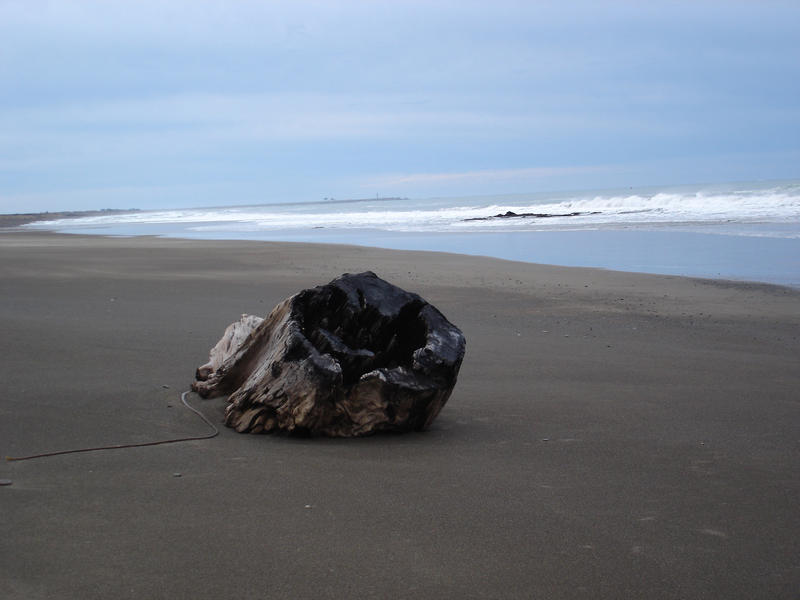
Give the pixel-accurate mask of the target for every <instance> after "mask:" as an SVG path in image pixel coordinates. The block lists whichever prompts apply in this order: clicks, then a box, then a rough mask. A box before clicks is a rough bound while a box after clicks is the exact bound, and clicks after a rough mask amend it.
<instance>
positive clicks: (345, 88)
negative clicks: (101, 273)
mask: <svg viewBox="0 0 800 600" xmlns="http://www.w3.org/2000/svg"><path fill="white" fill-rule="evenodd" d="M798 26H800V2H797V1H796V0H792V1H789V2H777V1H769V0H758V1H756V0H753V1H751V2H739V1H736V0H724V1H710V0H693V1H686V2H684V1H675V0H672V1H666V0H651V1H648V2H641V1H636V2H610V1H609V2H602V1H593V2H582V1H570V0H560V1H558V2H551V1H541V2H537V1H535V0H528V1H523V2H517V1H511V0H492V1H491V2H490V1H482V2H475V1H471V0H457V1H450V0H443V1H440V2H437V1H435V0H426V1H415V0H402V1H400V0H398V1H380V0H375V1H371V2H367V1H355V0H352V1H350V0H347V1H338V0H329V1H324V2H323V1H318V2H310V1H304V0H299V1H292V2H288V1H287V2H266V1H260V2H256V1H249V0H238V1H235V0H225V1H223V0H172V1H170V0H156V1H151V0H129V1H121V0H74V1H73V0H50V1H46V0H0V212H3V213H9V212H36V211H59V210H88V209H101V208H142V209H148V208H179V207H189V206H221V205H237V204H254V203H269V202H287V201H290V202H293V201H306V200H308V201H316V200H321V199H323V198H331V197H332V198H337V199H344V198H366V197H374V196H376V195H380V196H383V197H390V196H402V197H406V196H407V197H412V198H427V197H434V196H464V195H480V194H506V193H525V192H540V191H548V190H581V189H597V188H618V187H625V186H643V185H672V184H684V183H717V182H728V181H749V180H762V179H798V178H800V35H798V34H797V30H798Z"/></svg>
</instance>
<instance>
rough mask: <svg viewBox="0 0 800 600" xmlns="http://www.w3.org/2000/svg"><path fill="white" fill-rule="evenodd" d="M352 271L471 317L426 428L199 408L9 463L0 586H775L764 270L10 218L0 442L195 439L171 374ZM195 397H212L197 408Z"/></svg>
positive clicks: (773, 593) (796, 454)
mask: <svg viewBox="0 0 800 600" xmlns="http://www.w3.org/2000/svg"><path fill="white" fill-rule="evenodd" d="M365 269H371V270H374V271H376V272H377V273H378V274H379V275H381V276H382V277H384V278H386V279H388V280H389V281H392V282H393V283H395V284H397V285H400V286H401V287H404V288H406V289H408V290H411V291H414V292H418V293H420V294H421V295H422V296H423V297H425V298H426V299H428V300H429V301H431V302H433V303H434V304H435V305H437V306H438V307H439V308H440V309H441V310H442V311H443V312H444V313H445V314H446V315H447V317H448V318H449V319H450V320H451V321H453V322H454V323H455V324H457V325H458V326H460V327H461V328H462V329H463V331H464V333H465V335H466V338H467V355H466V358H465V361H464V365H463V367H462V370H461V376H460V380H459V382H458V384H457V386H456V389H455V391H454V393H453V396H452V397H451V399H450V402H449V403H448V405H447V406H446V407H445V408H444V410H443V411H442V413H441V415H440V416H439V418H438V420H437V421H436V422H435V423H434V426H433V428H432V429H431V430H430V431H428V432H425V433H418V434H410V435H388V436H377V437H372V438H367V439H356V440H330V439H297V438H289V437H284V436H248V435H240V434H236V433H235V432H233V431H231V430H229V429H226V428H221V429H222V431H221V434H220V436H218V437H217V438H214V439H211V440H203V441H193V442H187V443H182V444H174V445H165V446H155V447H149V448H133V449H122V450H112V451H106V452H99V453H91V454H73V455H67V456H59V457H51V458H43V459H39V460H32V461H26V462H5V461H3V462H2V464H0V478H2V479H9V480H11V481H12V484H11V485H6V486H2V487H0V515H1V516H0V523H1V524H2V533H0V597H2V598H4V599H9V600H11V599H17V598H20V599H26V600H28V599H29V600H34V599H37V598H59V599H63V598H81V599H88V598H102V599H109V598H114V599H118V598H136V599H142V598H171V599H179V598H187V599H193V600H195V599H203V598H213V599H215V600H216V599H220V598H437V599H441V598H610V599H619V598H648V599H658V598H725V599H732V598H743V599H748V600H752V599H756V598H764V599H770V600H773V599H779V598H786V599H793V600H794V599H796V598H797V597H798V594H800V391H799V390H800V294H799V293H798V292H797V291H792V290H789V289H785V288H778V287H770V286H762V285H748V284H732V283H725V282H715V281H701V280H692V279H683V278H678V277H660V276H648V275H636V274H623V273H616V272H605V271H598V270H590V269H567V268H554V267H546V266H539V265H530V264H521V263H512V262H504V261H500V260H492V259H482V258H475V257H465V256H455V255H445V254H430V253H413V252H394V251H381V250H375V249H367V248H351V247H332V246H329V247H325V246H313V245H291V244H270V243H245V242H205V241H204V242H195V241H180V240H161V239H148V238H136V239H105V238H100V237H78V236H58V235H51V234H30V233H5V234H2V235H0V356H2V390H3V393H2V396H1V397H0V398H1V399H0V453H1V454H3V455H12V456H13V455H24V454H30V453H34V452H43V451H50V450H62V449H68V448H75V447H82V446H97V445H106V444H116V443H124V442H134V443H136V442H145V441H150V440H155V439H160V438H168V437H182V436H187V435H193V434H202V433H205V432H206V431H207V426H206V425H205V424H203V423H202V422H201V421H200V420H199V419H198V418H197V416H196V415H194V414H192V413H191V412H190V411H188V410H187V409H186V408H185V407H183V406H182V405H181V403H180V392H181V391H183V390H185V389H186V388H187V387H188V385H189V383H190V382H191V380H192V377H193V373H194V369H195V367H196V366H197V365H199V364H201V363H203V362H205V360H206V358H207V352H208V349H209V348H210V347H211V346H212V345H213V344H214V343H215V342H216V340H217V339H218V338H219V336H220V335H221V333H222V331H223V329H224V328H225V326H226V325H227V324H228V323H230V322H232V321H234V320H235V319H237V318H238V317H239V315H240V314H241V313H244V312H247V313H254V314H261V315H264V314H266V313H267V312H268V311H269V310H270V309H271V308H272V307H273V306H274V305H275V304H276V303H277V302H279V301H280V300H282V299H283V298H285V297H286V296H288V295H290V294H292V293H294V292H296V291H298V290H300V289H302V288H304V287H309V286H313V285H318V284H321V283H326V282H327V281H329V280H330V279H332V278H333V277H335V276H337V275H340V274H341V273H343V272H346V271H350V272H356V271H362V270H365ZM165 386H168V388H167V387H165ZM190 399H191V400H192V402H193V404H194V405H195V406H196V407H198V408H200V409H201V410H203V411H204V412H205V413H206V414H207V415H209V416H210V417H211V418H212V420H215V421H217V422H218V421H219V420H220V419H221V416H222V411H223V402H222V401H221V400H219V399H217V400H200V399H198V398H196V397H195V396H191V397H190ZM178 475H180V476H178Z"/></svg>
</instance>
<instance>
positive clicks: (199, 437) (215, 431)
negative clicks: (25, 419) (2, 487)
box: [6, 390, 219, 460]
mask: <svg viewBox="0 0 800 600" xmlns="http://www.w3.org/2000/svg"><path fill="white" fill-rule="evenodd" d="M189 392H190V390H186V391H185V392H183V393H182V394H181V402H183V405H184V406H185V407H186V408H188V409H189V410H190V411H192V412H193V413H194V414H196V415H197V416H198V417H200V418H201V419H203V421H204V422H205V423H206V425H208V426H209V427H211V429H212V430H213V431H212V432H211V433H207V434H206V435H195V436H191V437H182V438H172V439H168V440H158V441H156V442H142V443H139V444H115V445H113V446H97V447H94V448H77V449H74V450H58V451H56V452H43V453H41V454H31V455H30V456H6V460H31V459H33V458H44V457H46V456H59V455H61V454H77V453H78V452H97V451H98V450H117V449H119V448H141V447H143V446H159V445H161V444H175V443H177V442H191V441H194V440H207V439H210V438H213V437H215V436H217V435H218V434H219V429H217V427H216V426H215V425H214V424H213V423H212V422H211V421H209V420H208V419H207V418H206V417H205V415H204V414H203V413H201V412H200V411H199V410H197V409H196V408H194V407H193V406H191V405H190V404H189V403H188V402H187V401H186V395H187V394H188V393H189Z"/></svg>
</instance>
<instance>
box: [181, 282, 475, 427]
mask: <svg viewBox="0 0 800 600" xmlns="http://www.w3.org/2000/svg"><path fill="white" fill-rule="evenodd" d="M465 347H466V342H465V340H464V335H463V334H462V333H461V331H460V330H459V329H458V328H457V327H456V326H455V325H453V324H452V323H450V322H449V321H448V320H447V319H446V318H445V317H444V315H442V313H441V312H439V311H438V310H437V309H436V308H435V307H434V306H432V305H431V304H429V303H428V302H426V301H425V300H423V299H422V298H421V297H420V296H418V295H416V294H412V293H409V292H406V291H404V290H402V289H400V288H398V287H396V286H394V285H392V284H390V283H388V282H386V281H384V280H383V279H381V278H380V277H378V276H377V275H375V274H374V273H372V272H365V273H360V274H356V275H352V274H345V275H342V276H341V277H338V278H336V279H334V280H333V281H331V282H330V283H328V284H327V285H324V286H319V287H316V288H313V289H307V290H303V291H301V292H299V293H297V294H295V295H294V296H291V297H289V298H287V299H286V300H284V301H283V302H281V303H280V304H278V306H276V307H275V308H274V309H273V310H272V312H271V313H270V314H269V316H268V317H267V318H266V319H259V318H258V317H252V316H247V315H243V316H242V319H240V320H239V321H237V322H236V323H233V324H232V325H230V326H229V327H228V328H227V329H226V331H225V334H224V335H223V338H222V339H221V340H220V341H219V342H218V343H217V344H216V345H215V346H214V348H212V350H211V355H210V360H209V362H208V363H207V364H205V365H203V366H201V367H200V368H198V369H197V374H196V379H197V380H196V381H195V383H194V384H193V385H192V388H193V389H194V390H195V391H197V392H198V393H199V394H200V395H201V396H204V397H209V396H218V395H228V406H227V409H226V416H225V423H226V424H227V425H228V426H230V427H233V428H234V429H236V431H239V432H251V433H261V432H272V431H288V432H293V433H301V434H310V435H326V436H333V437H353V436H362V435H368V434H372V433H376V432H379V431H409V430H424V429H426V428H427V427H428V426H429V425H430V424H431V422H432V421H433V420H434V419H435V418H436V416H437V415H438V414H439V411H440V410H441V409H442V407H443V406H444V404H445V402H447V400H448V398H449V397H450V393H451V392H452V390H453V386H455V383H456V378H457V376H458V371H459V368H460V367H461V362H462V360H463V358H464V351H465Z"/></svg>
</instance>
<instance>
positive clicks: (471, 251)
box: [0, 224, 800, 289]
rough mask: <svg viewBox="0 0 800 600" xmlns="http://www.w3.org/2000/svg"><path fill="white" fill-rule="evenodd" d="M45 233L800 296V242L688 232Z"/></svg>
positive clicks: (124, 229) (166, 229)
mask: <svg viewBox="0 0 800 600" xmlns="http://www.w3.org/2000/svg"><path fill="white" fill-rule="evenodd" d="M93 229H94V233H87V232H86V230H85V229H83V228H76V229H69V228H61V229H58V230H52V229H45V230H36V229H33V230H26V229H21V228H17V229H16V230H9V232H13V231H19V232H22V233H31V232H34V231H44V232H50V233H56V234H61V235H90V236H108V237H117V238H127V237H159V238H163V239H185V240H195V241H203V240H207V241H231V242H234V241H238V242H246V241H250V242H268V243H301V244H318V245H336V246H340V245H341V246H357V247H364V248H377V249H381V250H400V251H422V252H443V253H452V254H460V255H464V256H475V257H484V258H496V259H501V260H508V261H513V262H523V263H526V264H547V265H553V266H562V267H580V268H599V269H605V270H611V271H621V272H626V273H642V274H655V275H670V276H681V277H689V278H699V279H719V280H726V281H738V282H744V283H766V284H773V285H779V286H785V287H789V288H792V289H800V263H798V262H797V260H796V259H795V260H794V261H793V260H792V257H793V256H796V255H797V254H798V253H800V238H797V239H794V238H763V237H757V236H743V235H741V236H740V235H728V234H726V233H709V232H707V231H702V230H699V231H690V230H683V229H674V230H673V229H641V230H638V229H608V230H604V229H601V230H592V229H586V230H566V231H534V232H505V233H487V232H483V233H467V234H464V233H456V232H450V233H433V234H431V233H422V232H416V233H413V232H391V231H383V230H374V231H373V230H358V231H353V230H325V229H320V230H313V232H308V231H301V230H297V231H294V230H292V231H282V232H279V231H275V232H270V233H269V234H267V233H262V234H259V235H255V234H248V233H239V234H235V233H233V232H227V233H220V234H218V235H213V234H211V233H209V232H204V233H201V234H198V233H196V232H193V231H192V230H191V229H190V228H186V227H184V228H183V229H181V226H176V224H168V225H163V226H158V225H149V226H147V227H144V228H143V227H142V226H136V225H134V226H106V227H96V228H93ZM1 231H2V230H0V232H1Z"/></svg>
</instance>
